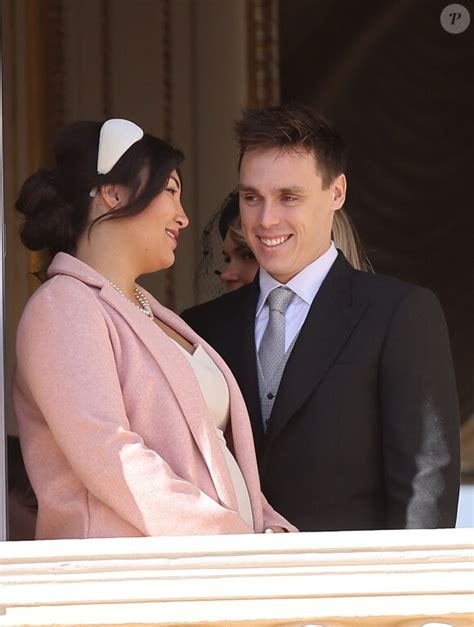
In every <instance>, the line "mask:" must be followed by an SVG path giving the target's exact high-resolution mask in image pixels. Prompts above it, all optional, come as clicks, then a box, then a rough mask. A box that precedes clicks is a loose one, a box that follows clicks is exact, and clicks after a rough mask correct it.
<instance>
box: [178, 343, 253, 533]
mask: <svg viewBox="0 0 474 627" xmlns="http://www.w3.org/2000/svg"><path fill="white" fill-rule="evenodd" d="M171 339H172V338H171ZM173 342H174V343H175V344H176V346H177V347H178V348H179V349H180V350H181V352H182V353H183V354H184V355H185V356H186V358H187V359H188V361H189V363H190V364H191V366H192V368H193V370H194V374H195V375H196V379H197V381H198V383H199V386H200V388H201V392H202V395H203V397H204V400H205V402H206V405H207V408H208V410H209V415H210V417H211V419H212V421H213V423H214V425H215V427H216V431H217V436H218V438H219V442H220V444H221V447H222V451H223V453H224V457H225V460H226V462H227V466H228V468H229V472H230V476H231V478H232V483H233V484H234V490H235V495H236V497H237V503H238V507H239V514H240V516H241V517H242V518H243V519H244V520H245V522H246V523H248V525H250V526H251V527H253V516H252V506H251V504H250V497H249V493H248V490H247V485H246V483H245V479H244V477H243V475H242V472H241V470H240V468H239V466H238V464H237V462H236V460H235V458H234V456H233V455H232V453H231V452H230V450H229V449H228V448H227V443H226V441H225V437H224V431H225V429H226V426H227V422H228V420H229V410H230V398H229V389H228V387H227V382H226V380H225V377H224V375H223V374H222V372H221V371H220V370H219V368H218V367H217V366H216V364H215V363H214V362H213V361H212V359H211V358H210V357H209V355H208V354H207V353H206V351H205V350H204V349H203V348H202V346H201V345H200V344H198V345H197V346H195V350H194V353H193V354H192V355H191V353H189V352H188V351H187V350H186V349H185V348H183V347H182V346H181V345H180V344H179V343H178V342H176V341H175V340H173Z"/></svg>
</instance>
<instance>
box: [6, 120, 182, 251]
mask: <svg viewBox="0 0 474 627" xmlns="http://www.w3.org/2000/svg"><path fill="white" fill-rule="evenodd" d="M101 128H102V122H74V123H72V124H69V125H68V126H66V127H65V128H64V129H63V130H62V132H61V133H60V134H59V136H58V138H57V140H56V144H55V161H56V168H55V170H54V171H47V170H39V171H38V172H36V173H35V174H33V175H32V176H30V177H29V178H28V179H27V180H26V181H25V183H24V184H23V187H22V188H21V191H20V195H19V197H18V200H17V202H16V204H15V207H16V209H17V210H18V211H19V212H20V213H22V214H23V215H24V216H25V221H24V223H23V225H22V226H21V229H20V237H21V241H22V242H23V244H24V245H25V246H26V247H27V248H29V249H30V250H41V249H43V248H47V249H48V251H49V253H50V254H51V255H55V254H56V253H57V252H66V253H70V254H74V252H75V249H76V246H77V241H78V239H79V237H80V235H81V234H82V233H83V232H84V230H85V229H86V227H87V224H88V220H89V214H90V209H91V203H92V197H91V194H90V192H91V191H92V190H93V189H94V188H98V187H100V186H101V185H106V184H121V185H126V186H127V187H129V188H131V190H132V195H131V197H130V200H129V202H128V203H127V204H126V205H124V206H122V207H118V208H117V209H116V210H115V211H113V212H108V213H106V214H104V215H101V216H99V217H98V218H96V219H95V220H94V222H93V223H92V225H91V227H90V228H92V227H93V226H94V224H96V223H97V222H98V221H102V220H111V219H117V218H122V217H129V216H134V215H136V214H138V213H140V212H141V211H143V209H145V207H147V205H148V204H149V203H150V202H151V200H153V198H155V197H156V196H157V195H158V194H159V193H160V192H162V191H163V189H164V188H165V186H166V184H167V182H168V179H169V176H170V174H171V172H172V171H173V170H178V169H179V165H180V163H181V162H182V161H183V158H184V157H183V153H182V152H181V151H179V150H176V149H175V148H173V147H171V146H170V145H169V144H167V143H166V142H165V141H163V140H161V139H158V138H157V137H153V136H152V135H147V134H145V135H144V136H143V137H142V139H140V140H139V141H137V142H135V143H134V144H133V145H132V146H131V147H130V148H129V149H128V150H127V151H126V152H125V153H124V154H123V155H122V156H121V157H120V159H119V160H118V161H117V163H116V164H115V165H114V167H113V168H112V170H111V171H110V172H108V173H107V174H98V173H97V155H98V150H99V135H100V130H101Z"/></svg>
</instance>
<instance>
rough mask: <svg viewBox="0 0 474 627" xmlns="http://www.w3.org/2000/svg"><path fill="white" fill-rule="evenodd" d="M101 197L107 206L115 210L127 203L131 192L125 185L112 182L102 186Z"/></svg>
mask: <svg viewBox="0 0 474 627" xmlns="http://www.w3.org/2000/svg"><path fill="white" fill-rule="evenodd" d="M100 197H101V199H102V200H103V202H104V203H105V204H106V206H107V207H108V208H109V209H110V210H111V211H114V210H115V209H117V208H118V207H120V206H123V205H125V204H126V203H127V201H128V199H129V197H130V192H129V190H128V188H127V187H125V185H118V184H113V185H112V184H111V185H101V186H100Z"/></svg>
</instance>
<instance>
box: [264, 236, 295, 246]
mask: <svg viewBox="0 0 474 627" xmlns="http://www.w3.org/2000/svg"><path fill="white" fill-rule="evenodd" d="M289 237H290V236H289V235H285V236H284V237H275V238H273V239H269V238H267V237H261V238H260V241H261V242H262V244H265V246H278V244H283V242H286V240H287V239H288V238H289Z"/></svg>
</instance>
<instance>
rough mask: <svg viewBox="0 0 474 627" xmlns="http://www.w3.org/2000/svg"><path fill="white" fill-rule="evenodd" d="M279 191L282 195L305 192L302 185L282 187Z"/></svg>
mask: <svg viewBox="0 0 474 627" xmlns="http://www.w3.org/2000/svg"><path fill="white" fill-rule="evenodd" d="M278 191H279V192H280V193H281V194H289V193H290V194H302V193H303V192H304V188H303V187H301V186H300V185H291V186H290V187H281V188H280V189H279V190H278Z"/></svg>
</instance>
